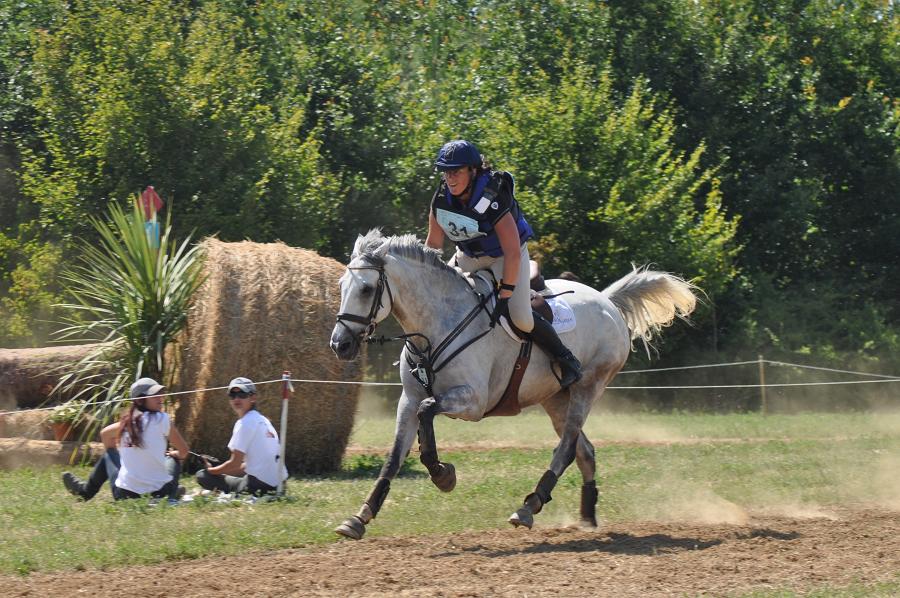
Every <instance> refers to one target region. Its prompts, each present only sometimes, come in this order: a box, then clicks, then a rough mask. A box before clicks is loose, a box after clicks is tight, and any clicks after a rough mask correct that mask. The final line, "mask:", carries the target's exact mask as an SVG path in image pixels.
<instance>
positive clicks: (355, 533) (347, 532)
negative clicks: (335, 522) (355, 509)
mask: <svg viewBox="0 0 900 598" xmlns="http://www.w3.org/2000/svg"><path fill="white" fill-rule="evenodd" d="M334 531H335V533H336V534H338V535H341V536H344V537H345V538H350V539H351V540H360V539H362V537H363V535H364V534H365V533H366V526H365V524H364V523H363V522H362V521H360V519H359V517H357V516H356V515H353V516H352V517H350V518H349V519H347V520H346V521H344V522H343V523H342V524H340V525H339V526H337V527H336V528H334Z"/></svg>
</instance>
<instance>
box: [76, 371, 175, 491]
mask: <svg viewBox="0 0 900 598" xmlns="http://www.w3.org/2000/svg"><path fill="white" fill-rule="evenodd" d="M164 389H165V387H164V386H163V385H162V384H159V383H158V382H157V381H156V380H154V379H152V378H141V379H140V380H138V381H137V382H135V383H134V384H132V385H131V391H130V395H131V399H132V400H131V405H130V406H129V408H128V410H127V411H126V412H125V413H124V414H123V415H122V418H121V419H120V420H119V422H118V423H117V424H112V425H111V426H107V427H106V428H104V429H103V432H102V433H101V437H102V438H103V441H104V444H106V445H107V446H108V447H109V444H112V447H110V448H108V449H107V453H106V455H104V459H103V463H102V466H99V465H98V466H97V467H95V468H94V471H93V472H92V473H91V477H89V478H88V482H87V483H84V482H81V481H80V480H78V479H77V478H75V476H73V475H71V474H69V475H68V476H67V475H66V474H63V483H64V484H65V486H66V488H67V489H68V490H69V492H71V493H72V494H75V495H78V496H81V497H82V498H83V499H84V500H90V498H91V497H93V496H94V494H96V493H97V491H98V490H99V489H100V486H102V485H103V482H105V481H106V479H109V481H110V484H111V486H112V492H113V498H115V499H116V500H123V499H126V498H140V497H141V496H142V495H145V494H149V495H151V496H153V497H154V498H163V497H167V498H169V499H176V498H178V494H179V486H178V476H179V474H180V473H181V464H180V461H181V460H183V459H185V458H186V457H187V456H188V453H189V451H190V449H189V447H188V445H187V442H185V441H184V437H183V436H182V435H181V433H180V432H179V431H178V429H177V428H175V426H173V425H172V422H171V420H170V419H169V415H168V414H167V413H163V412H162V411H161V409H162V404H163V397H161V396H159V393H160V392H162V391H163V390H164ZM169 443H171V444H172V446H173V447H175V448H174V450H168V446H169ZM113 452H117V453H118V457H119V461H120V464H119V463H115V461H114V457H113Z"/></svg>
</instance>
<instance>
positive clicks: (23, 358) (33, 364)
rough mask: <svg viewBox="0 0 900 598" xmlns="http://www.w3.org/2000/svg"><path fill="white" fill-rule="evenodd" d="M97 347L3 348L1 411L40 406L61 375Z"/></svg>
mask: <svg viewBox="0 0 900 598" xmlns="http://www.w3.org/2000/svg"><path fill="white" fill-rule="evenodd" d="M95 347H96V345H62V346H58V347H44V348H40V349H0V411H7V410H12V409H16V408H19V409H24V408H28V407H39V406H41V405H42V404H44V403H45V402H46V401H47V397H48V396H49V394H50V391H51V390H53V387H54V386H56V383H57V382H59V378H60V375H61V372H59V371H57V368H59V367H61V366H66V365H72V364H74V363H77V362H78V360H80V359H81V358H82V357H84V356H86V355H87V354H88V352H90V351H91V350H92V349H94V348H95Z"/></svg>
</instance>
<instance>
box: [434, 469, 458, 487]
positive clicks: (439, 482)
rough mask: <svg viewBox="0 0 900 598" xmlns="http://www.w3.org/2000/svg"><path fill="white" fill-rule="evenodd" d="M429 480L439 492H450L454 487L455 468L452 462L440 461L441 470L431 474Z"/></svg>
mask: <svg viewBox="0 0 900 598" xmlns="http://www.w3.org/2000/svg"><path fill="white" fill-rule="evenodd" d="M431 481H432V482H434V485H435V486H437V487H438V490H440V491H441V492H452V491H453V489H454V488H456V468H455V467H453V464H452V463H441V471H440V473H439V474H437V475H433V476H431Z"/></svg>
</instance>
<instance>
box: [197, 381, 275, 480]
mask: <svg viewBox="0 0 900 598" xmlns="http://www.w3.org/2000/svg"><path fill="white" fill-rule="evenodd" d="M228 398H229V400H230V403H231V408H232V409H233V410H234V412H235V414H237V416H238V420H237V421H236V422H235V424H234V430H233V431H232V433H231V440H229V441H228V449H229V450H230V451H231V457H230V458H229V459H228V460H227V461H225V462H224V463H222V464H220V465H216V466H213V465H211V464H210V462H209V461H208V460H207V459H206V458H205V457H203V463H204V465H206V468H205V469H201V470H200V471H198V472H197V483H198V484H200V486H201V487H202V488H205V489H206V490H219V491H222V492H231V493H241V492H249V493H251V494H255V495H261V494H266V493H270V492H274V491H276V490H277V489H278V484H279V483H280V482H282V481H284V480H286V479H287V477H288V472H287V469H285V467H284V464H283V463H281V458H280V446H281V445H280V444H279V441H278V433H277V432H275V428H274V427H272V423H271V422H270V421H269V420H268V419H267V418H266V417H265V416H264V415H263V414H261V413H260V412H259V411H257V409H256V385H255V384H253V381H251V380H250V379H249V378H243V377H241V378H235V379H234V380H232V381H231V383H230V384H229V385H228Z"/></svg>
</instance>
